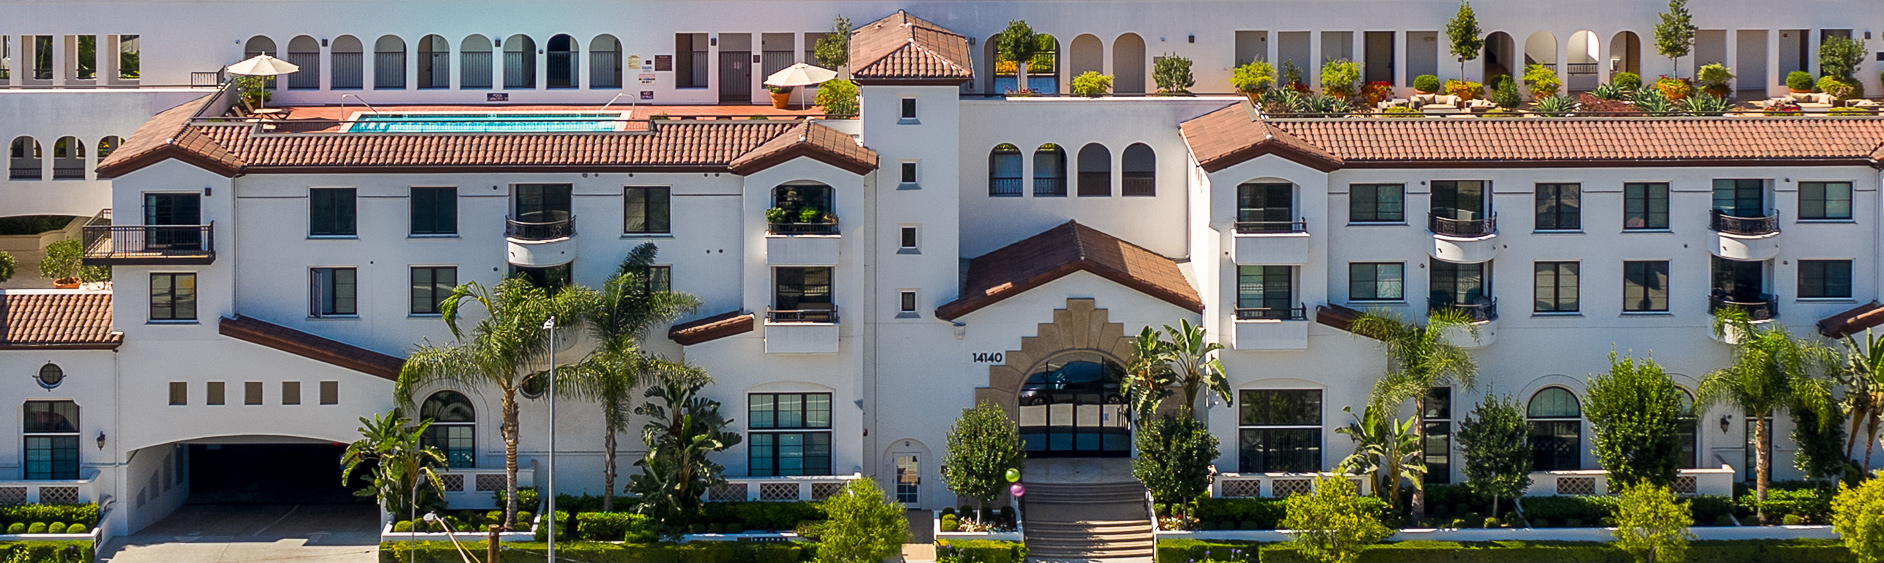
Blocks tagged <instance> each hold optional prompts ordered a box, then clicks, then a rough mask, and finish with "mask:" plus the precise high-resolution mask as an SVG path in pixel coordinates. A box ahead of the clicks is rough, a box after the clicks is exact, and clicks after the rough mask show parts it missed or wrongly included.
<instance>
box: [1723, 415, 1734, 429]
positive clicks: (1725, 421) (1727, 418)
mask: <svg viewBox="0 0 1884 563" xmlns="http://www.w3.org/2000/svg"><path fill="white" fill-rule="evenodd" d="M1733 417H1734V415H1731V414H1723V415H1720V431H1721V432H1722V433H1725V432H1727V426H1728V425H1729V424H1732V422H1731V421H1730V420H1729V419H1732V418H1733Z"/></svg>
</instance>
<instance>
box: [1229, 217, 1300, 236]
mask: <svg viewBox="0 0 1884 563" xmlns="http://www.w3.org/2000/svg"><path fill="white" fill-rule="evenodd" d="M1304 232H1308V221H1307V220H1304V219H1296V220H1294V221H1237V222H1236V234H1239V235H1254V234H1265V233H1304Z"/></svg>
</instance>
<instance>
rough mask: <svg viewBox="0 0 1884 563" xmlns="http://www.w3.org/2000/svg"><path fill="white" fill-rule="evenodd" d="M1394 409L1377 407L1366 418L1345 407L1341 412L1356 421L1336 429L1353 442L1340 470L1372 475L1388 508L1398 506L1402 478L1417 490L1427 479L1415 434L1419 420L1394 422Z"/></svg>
mask: <svg viewBox="0 0 1884 563" xmlns="http://www.w3.org/2000/svg"><path fill="white" fill-rule="evenodd" d="M1392 410H1395V409H1394V406H1392V405H1379V404H1374V405H1368V406H1367V408H1366V409H1364V411H1363V415H1355V414H1354V411H1353V407H1342V408H1341V412H1345V413H1348V416H1349V417H1352V418H1353V419H1354V421H1353V422H1350V423H1348V425H1347V427H1346V428H1337V429H1335V432H1338V433H1341V434H1346V435H1347V436H1348V437H1349V438H1352V439H1353V440H1354V453H1353V454H1351V455H1349V456H1348V457H1347V459H1343V460H1341V465H1340V468H1341V470H1342V471H1346V472H1348V473H1351V474H1354V475H1363V474H1367V473H1373V474H1374V492H1375V494H1377V495H1380V496H1382V497H1383V498H1384V499H1385V500H1386V501H1387V505H1388V506H1394V505H1396V504H1399V502H1400V479H1402V478H1404V479H1406V480H1408V481H1412V482H1413V490H1415V491H1420V490H1424V489H1425V488H1426V487H1425V485H1424V484H1423V483H1422V482H1421V481H1422V479H1424V478H1425V477H1426V452H1425V449H1424V448H1422V447H1420V438H1419V435H1418V434H1416V433H1414V432H1413V427H1414V426H1416V425H1415V422H1416V421H1417V420H1418V419H1417V418H1408V419H1406V421H1404V422H1402V421H1399V420H1395V419H1394V417H1393V415H1392V414H1390V413H1391V412H1392Z"/></svg>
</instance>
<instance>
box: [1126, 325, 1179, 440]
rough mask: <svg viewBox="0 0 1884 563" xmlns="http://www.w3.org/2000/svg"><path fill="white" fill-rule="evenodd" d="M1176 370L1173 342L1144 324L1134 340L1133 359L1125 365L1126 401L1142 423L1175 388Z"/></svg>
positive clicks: (1153, 415)
mask: <svg viewBox="0 0 1884 563" xmlns="http://www.w3.org/2000/svg"><path fill="white" fill-rule="evenodd" d="M1176 384H1177V373H1176V372H1173V371H1171V344H1170V343H1169V342H1165V340H1164V339H1162V338H1159V337H1158V331H1156V330H1153V329H1152V328H1151V327H1145V329H1144V330H1141V331H1139V332H1138V337H1137V338H1133V339H1132V361H1131V364H1130V365H1129V366H1127V367H1126V368H1125V377H1124V380H1123V381H1121V382H1120V383H1119V385H1120V386H1121V387H1124V389H1125V396H1126V400H1127V401H1128V402H1130V403H1131V405H1132V412H1134V413H1137V415H1138V424H1139V426H1144V425H1146V424H1150V423H1151V421H1152V420H1153V419H1154V418H1155V415H1156V413H1157V412H1158V405H1159V404H1160V403H1163V402H1164V400H1165V398H1167V397H1170V396H1171V395H1172V394H1173V393H1175V391H1173V390H1172V386H1174V385H1176Z"/></svg>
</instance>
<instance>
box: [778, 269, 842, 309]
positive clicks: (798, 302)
mask: <svg viewBox="0 0 1884 563" xmlns="http://www.w3.org/2000/svg"><path fill="white" fill-rule="evenodd" d="M774 272H775V273H774V274H773V275H774V277H775V278H776V282H777V285H776V286H775V291H774V292H773V296H772V306H773V307H774V308H776V309H778V310H783V311H801V312H803V311H812V310H823V311H830V310H831V309H832V307H833V305H832V301H831V269H830V268H776V269H774Z"/></svg>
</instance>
